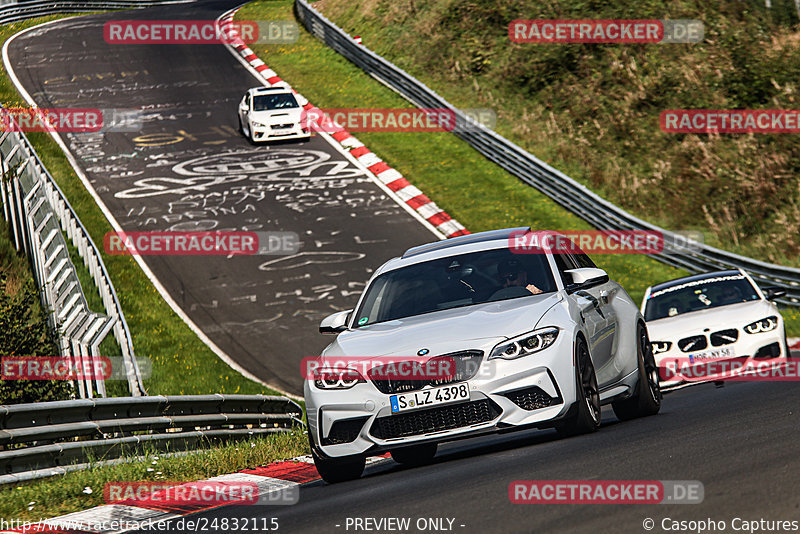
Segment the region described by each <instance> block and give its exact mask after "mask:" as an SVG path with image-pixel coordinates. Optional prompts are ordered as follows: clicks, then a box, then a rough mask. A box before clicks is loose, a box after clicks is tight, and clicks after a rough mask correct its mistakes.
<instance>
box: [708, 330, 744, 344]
mask: <svg viewBox="0 0 800 534" xmlns="http://www.w3.org/2000/svg"><path fill="white" fill-rule="evenodd" d="M710 337H711V344H712V345H714V346H715V347H721V346H722V345H730V344H731V343H736V340H737V339H739V331H738V330H736V329H735V328H731V329H729V330H720V331H719V332H714V333H713V334H711V336H710Z"/></svg>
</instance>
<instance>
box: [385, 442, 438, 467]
mask: <svg viewBox="0 0 800 534" xmlns="http://www.w3.org/2000/svg"><path fill="white" fill-rule="evenodd" d="M438 447H439V446H438V444H436V443H424V444H422V445H412V446H411V447H403V448H402V449H395V450H393V451H392V460H394V461H395V462H397V463H398V464H403V465H412V466H413V465H425V464H427V463H429V462H430V461H431V460H433V457H434V456H436V450H437V449H438Z"/></svg>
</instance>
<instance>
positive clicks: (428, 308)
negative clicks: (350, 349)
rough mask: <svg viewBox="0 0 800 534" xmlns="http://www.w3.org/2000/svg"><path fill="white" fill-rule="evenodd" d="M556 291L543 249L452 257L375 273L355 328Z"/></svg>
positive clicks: (499, 250) (502, 250)
mask: <svg viewBox="0 0 800 534" xmlns="http://www.w3.org/2000/svg"><path fill="white" fill-rule="evenodd" d="M555 290H556V285H555V282H554V280H553V275H552V273H551V271H550V266H549V264H548V262H547V256H546V255H545V254H514V253H512V252H510V251H509V250H508V249H507V248H503V249H497V250H488V251H481V252H473V253H470V254H462V255H458V256H449V257H446V258H440V259H436V260H431V261H427V262H423V263H418V264H415V265H409V266H408V267H403V268H400V269H395V270H394V271H389V272H388V273H385V274H382V275H380V276H379V277H377V278H376V279H375V280H374V281H373V282H372V284H370V286H369V287H368V288H367V290H366V294H365V296H364V299H363V303H362V305H361V307H360V308H359V310H358V313H357V314H356V322H355V324H354V325H353V326H354V327H356V328H357V327H359V326H365V325H369V324H374V323H379V322H383V321H392V320H394V319H400V318H402V317H411V316H414V315H420V314H423V313H430V312H435V311H439V310H447V309H450V308H459V307H462V306H471V305H474V304H481V303H484V302H493V301H499V300H508V299H514V298H521V297H530V296H531V295H534V294H538V293H549V292H553V291H555Z"/></svg>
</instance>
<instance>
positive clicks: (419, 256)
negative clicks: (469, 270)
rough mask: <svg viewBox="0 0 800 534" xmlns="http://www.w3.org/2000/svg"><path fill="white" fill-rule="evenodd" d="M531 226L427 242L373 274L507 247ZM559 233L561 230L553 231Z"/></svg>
mask: <svg viewBox="0 0 800 534" xmlns="http://www.w3.org/2000/svg"><path fill="white" fill-rule="evenodd" d="M531 231H532V230H531V228H530V227H529V226H522V227H519V228H504V229H502V230H490V231H488V232H479V233H476V234H468V235H465V236H459V237H451V238H449V239H444V240H442V241H436V242H434V243H427V244H425V245H420V246H417V247H412V248H410V249H408V250H406V251H405V252H404V253H403V255H402V256H401V257H399V258H392V259H391V260H389V261H387V262H386V263H384V264H383V265H382V266H381V267H380V268H378V270H377V271H375V273H374V275H373V276H378V275H380V274H383V273H385V272H388V271H393V270H395V269H399V268H401V267H406V266H408V265H413V264H416V263H423V262H426V261H430V260H435V259H438V258H446V257H449V256H456V255H460V254H468V253H470V252H480V251H482V250H493V249H498V248H507V247H508V246H509V242H508V241H509V239H510V238H511V237H513V236H514V235H519V234H524V233H527V232H531ZM552 233H554V234H558V233H559V232H552Z"/></svg>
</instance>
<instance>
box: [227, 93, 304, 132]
mask: <svg viewBox="0 0 800 534" xmlns="http://www.w3.org/2000/svg"><path fill="white" fill-rule="evenodd" d="M239 128H240V129H241V131H242V133H243V134H244V135H245V136H247V137H248V138H249V139H250V140H251V141H252V142H253V143H256V142H259V141H278V140H282V139H308V138H309V137H311V132H310V130H309V128H308V125H307V124H305V113H304V111H303V107H302V106H301V105H300V103H299V102H298V101H297V98H296V97H295V95H294V93H292V91H291V89H287V88H285V87H253V88H252V89H249V90H248V91H247V93H245V95H244V97H243V98H242V101H241V102H239Z"/></svg>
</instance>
